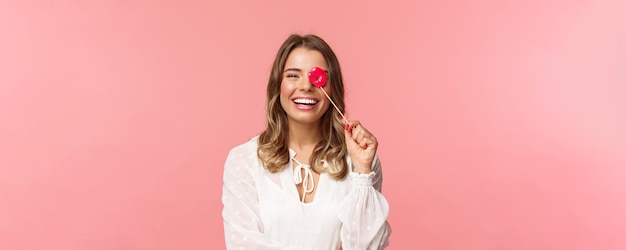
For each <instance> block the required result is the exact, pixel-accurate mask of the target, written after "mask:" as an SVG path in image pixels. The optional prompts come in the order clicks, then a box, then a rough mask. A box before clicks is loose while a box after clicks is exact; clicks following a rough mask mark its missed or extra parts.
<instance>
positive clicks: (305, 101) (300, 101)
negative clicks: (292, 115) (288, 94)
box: [293, 98, 317, 106]
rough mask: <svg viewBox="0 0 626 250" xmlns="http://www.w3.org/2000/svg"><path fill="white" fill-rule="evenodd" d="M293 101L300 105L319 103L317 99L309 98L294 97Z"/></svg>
mask: <svg viewBox="0 0 626 250" xmlns="http://www.w3.org/2000/svg"><path fill="white" fill-rule="evenodd" d="M293 102H294V103H295V104H298V105H309V106H313V105H315V104H317V100H313V99H307V98H296V99H293Z"/></svg>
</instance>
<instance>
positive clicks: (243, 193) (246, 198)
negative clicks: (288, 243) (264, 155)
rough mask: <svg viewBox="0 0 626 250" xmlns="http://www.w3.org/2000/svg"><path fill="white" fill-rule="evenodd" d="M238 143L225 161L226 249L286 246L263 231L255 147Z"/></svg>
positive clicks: (223, 191)
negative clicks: (255, 173)
mask: <svg viewBox="0 0 626 250" xmlns="http://www.w3.org/2000/svg"><path fill="white" fill-rule="evenodd" d="M246 146H248V145H244V146H239V147H236V148H234V149H232V150H231V151H230V153H229V154H228V158H227V159H226V163H225V165H224V186H223V189H222V203H223V205H224V209H223V210H222V217H223V218H224V236H225V238H226V248H227V249H286V248H285V247H283V246H281V245H280V244H279V243H278V242H276V241H275V240H272V239H270V238H268V237H267V236H265V235H264V234H263V223H262V221H261V220H260V217H259V201H258V198H257V189H256V186H255V180H254V169H253V167H254V166H255V165H254V164H255V163H256V161H257V158H256V157H257V156H256V154H254V153H256V151H254V153H252V154H251V153H250V152H249V151H250V150H249V149H246V148H245V147H246Z"/></svg>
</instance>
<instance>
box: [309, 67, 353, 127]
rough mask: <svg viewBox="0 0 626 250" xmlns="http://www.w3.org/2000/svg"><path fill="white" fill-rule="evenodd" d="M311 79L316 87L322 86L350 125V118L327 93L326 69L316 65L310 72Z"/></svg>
mask: <svg viewBox="0 0 626 250" xmlns="http://www.w3.org/2000/svg"><path fill="white" fill-rule="evenodd" d="M309 81H311V84H313V85H314V86H315V87H318V88H320V89H321V90H322V92H324V95H326V97H327V98H328V100H329V101H330V103H331V104H333V107H335V110H337V112H339V114H340V115H341V117H343V120H344V121H345V122H346V126H348V119H346V117H345V116H344V115H343V113H341V111H340V110H339V108H338V107H337V105H336V104H335V102H333V100H332V99H330V96H328V93H326V90H324V86H326V70H323V69H321V68H318V67H314V68H313V70H311V72H309Z"/></svg>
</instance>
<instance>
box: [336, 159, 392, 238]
mask: <svg viewBox="0 0 626 250" xmlns="http://www.w3.org/2000/svg"><path fill="white" fill-rule="evenodd" d="M348 178H350V180H351V182H352V188H351V190H350V193H349V195H348V198H347V199H346V201H345V203H344V204H343V205H342V209H341V212H340V213H339V220H340V221H341V222H342V227H341V231H340V233H341V242H342V248H343V249H345V250H351V249H383V248H385V247H386V246H387V245H389V235H390V234H391V227H390V226H389V223H387V216H388V215H389V204H388V203H387V200H386V199H385V197H384V196H383V195H382V193H381V189H382V181H383V172H382V169H381V165H380V160H379V159H378V156H376V157H375V159H374V162H373V163H372V172H370V173H369V174H358V173H354V172H351V173H350V175H349V176H348Z"/></svg>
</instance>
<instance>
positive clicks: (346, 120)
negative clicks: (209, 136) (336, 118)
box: [320, 87, 348, 124]
mask: <svg viewBox="0 0 626 250" xmlns="http://www.w3.org/2000/svg"><path fill="white" fill-rule="evenodd" d="M320 89H321V90H322V92H324V95H326V97H328V100H329V101H330V103H331V104H333V107H335V110H337V112H339V114H340V115H341V117H343V120H344V121H345V122H346V124H348V119H346V117H345V116H344V115H343V113H341V111H340V110H339V108H338V107H337V105H336V104H335V102H333V99H330V96H328V94H327V93H326V90H324V88H322V87H320Z"/></svg>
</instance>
